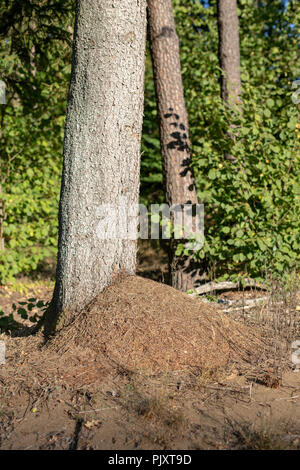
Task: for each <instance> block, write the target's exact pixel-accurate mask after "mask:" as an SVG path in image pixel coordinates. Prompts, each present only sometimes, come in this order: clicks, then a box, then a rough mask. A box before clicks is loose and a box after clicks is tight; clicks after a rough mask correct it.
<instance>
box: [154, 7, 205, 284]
mask: <svg viewBox="0 0 300 470" xmlns="http://www.w3.org/2000/svg"><path fill="white" fill-rule="evenodd" d="M148 25H149V37H150V50H151V56H152V64H153V73H154V82H155V92H156V99H157V109H158V122H159V130H160V143H161V153H162V166H163V177H164V189H165V198H166V203H167V204H169V206H172V205H174V204H181V205H183V204H197V202H198V200H197V193H196V187H195V181H194V176H193V173H192V170H191V168H190V163H191V149H190V139H189V128H188V116H187V112H186V107H185V101H184V92H183V84H182V76H181V65H180V56H179V41H178V36H177V34H176V29H175V21H174V15H173V8H172V2H171V0H148ZM176 246H177V242H176V241H175V240H172V241H171V243H170V261H169V268H170V277H171V284H172V286H173V287H175V288H177V289H180V290H187V289H189V288H191V287H192V285H193V282H194V278H195V269H196V267H195V266H193V263H192V259H191V258H189V259H187V258H186V257H182V258H180V257H176V256H175V251H176Z"/></svg>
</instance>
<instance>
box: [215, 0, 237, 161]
mask: <svg viewBox="0 0 300 470" xmlns="http://www.w3.org/2000/svg"><path fill="white" fill-rule="evenodd" d="M217 12H218V32H219V63H220V68H221V69H222V71H223V73H222V76H221V97H222V99H223V100H224V101H225V102H226V103H227V104H228V105H229V106H230V107H231V108H236V109H237V110H238V111H239V112H241V98H240V96H241V74H240V39H239V19H238V14H237V1H236V0H218V1H217ZM229 127H230V128H231V129H232V130H233V129H234V126H233V125H230V126H229ZM229 137H230V138H232V139H233V140H234V137H233V133H232V132H230V130H229ZM225 158H226V159H227V160H231V161H235V160H236V159H235V157H233V156H232V155H229V154H227V155H225Z"/></svg>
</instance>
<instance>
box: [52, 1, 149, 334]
mask: <svg viewBox="0 0 300 470" xmlns="http://www.w3.org/2000/svg"><path fill="white" fill-rule="evenodd" d="M145 36H146V0H122V1H120V0H110V1H107V0H78V1H77V7H76V22H75V29H74V43H73V59H72V73H71V81H70V88H69V97H68V109H67V118H66V127H65V140H64V159H63V175H62V186H61V197H60V209H59V247H58V264H57V273H56V284H55V290H54V295H53V299H52V302H51V305H50V308H49V310H48V315H47V316H46V322H45V329H46V333H49V332H52V331H53V328H54V327H55V328H56V330H58V329H60V328H61V327H62V326H64V325H65V324H67V323H68V322H69V321H70V320H72V318H73V316H74V314H76V312H78V311H79V310H81V309H82V308H83V307H85V306H86V305H87V304H88V303H89V302H90V301H91V300H92V299H94V298H95V296H96V295H97V294H98V293H100V292H101V291H102V290H103V289H104V288H105V287H106V286H107V285H109V284H110V283H111V282H112V281H113V280H114V278H115V277H116V276H118V275H119V274H120V273H122V272H124V273H127V274H134V273H135V266H136V241H131V240H124V239H122V237H121V236H120V235H119V234H118V232H117V235H116V239H106V240H105V239H101V238H99V223H100V224H101V223H102V222H103V219H101V217H102V216H103V213H102V215H101V207H103V206H102V205H103V204H112V205H114V206H116V205H118V204H119V203H120V198H122V197H123V198H127V199H126V202H127V205H130V204H137V203H138V194H139V172H140V139H141V129H142V116H143V89H144V87H143V85H144V60H145V41H146V37H145ZM110 217H111V223H112V224H113V223H114V222H115V220H114V217H113V212H110ZM100 232H101V230H100ZM102 235H103V234H102Z"/></svg>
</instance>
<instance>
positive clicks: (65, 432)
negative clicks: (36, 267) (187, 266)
mask: <svg viewBox="0 0 300 470" xmlns="http://www.w3.org/2000/svg"><path fill="white" fill-rule="evenodd" d="M163 256H164V255H163V254H161V253H160V254H159V255H158V256H157V257H156V258H155V257H154V255H153V250H151V249H149V250H148V251H147V250H144V251H143V252H142V254H141V255H140V263H139V271H138V274H139V276H138V277H130V278H127V279H123V280H121V281H120V282H119V283H118V284H116V285H114V286H111V287H110V288H108V289H106V290H105V291H104V293H103V294H102V295H101V296H100V297H99V298H98V299H97V300H96V301H95V302H94V303H93V304H91V305H90V306H89V309H88V311H85V312H82V314H80V315H79V318H78V320H76V321H75V322H74V324H72V325H70V326H69V327H67V328H66V329H65V330H64V331H63V332H62V333H60V334H59V335H58V337H57V338H55V339H54V340H52V341H50V343H45V341H44V338H43V335H42V333H38V334H37V335H34V336H32V335H31V336H24V335H23V334H22V335H21V334H18V335H16V334H15V333H14V332H11V333H7V332H3V333H2V334H1V335H0V340H2V341H4V343H5V345H6V363H5V364H3V365H0V449H78V450H80V449H116V450H121V449H128V450H129V449H191V450H192V449H298V450H299V449H300V371H298V372H297V371H296V370H295V364H293V363H292V358H291V353H292V350H291V345H292V343H293V342H294V341H295V340H297V339H300V296H299V293H296V291H295V292H290V293H285V292H283V291H280V290H279V289H276V295H274V294H272V295H271V296H270V298H269V299H267V300H266V299H264V298H265V296H266V293H265V292H264V291H260V290H259V289H258V290H257V289H255V290H254V289H246V290H243V291H242V290H228V291H221V292H213V293H210V294H209V295H206V296H202V297H201V298H199V297H197V298H192V297H191V296H189V295H187V294H184V293H181V292H178V291H175V290H174V289H172V288H171V287H169V286H167V285H164V284H162V282H161V281H164V279H165V276H166V271H167V269H166V268H167V264H166V259H165V258H164V257H163ZM141 276H143V277H141ZM146 278H149V279H146ZM150 279H154V280H155V281H160V282H154V281H153V280H150ZM52 289H53V281H52V280H51V279H50V278H49V279H39V280H32V279H28V278H24V279H20V281H19V283H18V284H16V285H14V286H1V287H0V309H2V311H3V312H4V316H6V315H9V314H11V313H12V314H13V316H14V317H15V319H16V320H18V322H20V323H22V324H23V325H25V326H24V328H23V333H24V332H26V325H29V323H28V321H25V320H20V318H16V311H15V310H13V308H12V305H13V304H16V305H19V304H18V302H27V303H28V299H29V298H36V299H38V300H42V301H43V302H44V303H45V302H46V301H47V300H49V299H50V298H51V294H52ZM255 298H256V299H257V298H260V299H261V298H263V299H264V300H261V301H258V302H257V304H256V305H255V306H253V305H251V306H249V303H248V304H247V302H245V300H249V299H252V300H253V299H255ZM21 305H22V304H21ZM24 307H25V308H26V304H23V305H22V308H24ZM98 313H101V315H98ZM0 318H1V317H0ZM2 318H3V315H2Z"/></svg>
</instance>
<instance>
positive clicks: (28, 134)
mask: <svg viewBox="0 0 300 470" xmlns="http://www.w3.org/2000/svg"><path fill="white" fill-rule="evenodd" d="M73 4H74V2H73V1H72V2H70V1H69V2H61V1H51V2H46V1H22V2H21V1H13V2H12V1H11V2H5V1H3V0H1V1H0V11H1V14H0V69H1V77H0V78H1V79H2V80H3V81H4V82H5V84H6V87H7V104H6V105H1V106H0V119H1V131H0V153H1V161H0V204H2V205H3V206H4V244H5V249H4V250H2V251H0V283H4V282H7V281H11V280H12V278H13V277H14V276H15V275H16V274H18V273H20V272H22V273H27V272H29V271H33V270H35V269H36V268H37V266H38V263H39V262H40V261H41V260H43V259H44V258H45V257H46V256H49V255H51V254H54V253H55V251H56V244H57V212H58V201H59V188H60V173H61V160H62V143H63V126H64V119H65V110H66V99H67V86H68V81H69V75H70V68H71V66H70V61H71V41H70V39H71V36H70V31H69V28H70V25H71V24H72V20H73V11H72V8H73ZM0 222H1V220H0Z"/></svg>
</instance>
